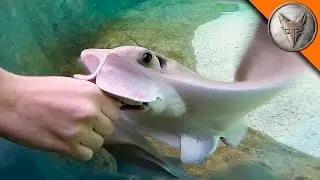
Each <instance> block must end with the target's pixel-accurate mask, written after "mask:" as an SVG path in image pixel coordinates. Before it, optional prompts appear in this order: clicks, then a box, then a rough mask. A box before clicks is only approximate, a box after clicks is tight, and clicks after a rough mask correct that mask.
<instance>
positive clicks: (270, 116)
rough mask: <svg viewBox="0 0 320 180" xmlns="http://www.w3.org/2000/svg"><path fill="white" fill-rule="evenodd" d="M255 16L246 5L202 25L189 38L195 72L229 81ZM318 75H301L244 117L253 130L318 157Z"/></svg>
mask: <svg viewBox="0 0 320 180" xmlns="http://www.w3.org/2000/svg"><path fill="white" fill-rule="evenodd" d="M259 18H260V17H259V15H258V14H256V12H255V11H254V10H252V9H250V8H249V7H245V6H244V7H243V8H242V10H241V11H238V12H231V13H227V14H225V15H223V16H221V17H220V18H218V19H215V20H213V21H211V22H208V23H206V24H203V25H201V26H199V27H198V29H197V30H196V31H195V37H194V39H193V40H192V45H193V47H194V51H195V55H196V60H197V61H198V63H197V65H196V69H197V71H198V72H199V73H200V74H201V75H203V76H205V77H207V78H210V79H213V80H219V81H232V80H233V74H234V71H235V69H236V67H237V65H238V62H239V60H240V58H239V57H241V56H242V55H243V52H244V50H245V49H246V47H247V46H248V44H249V42H250V41H251V39H252V34H253V33H252V32H253V31H254V30H255V29H256V28H257V25H258V21H259V20H260V19H259ZM319 80H320V77H319V75H318V74H317V73H316V72H315V71H314V70H313V69H311V68H310V71H309V72H308V73H306V75H305V76H304V77H301V78H300V79H298V80H297V81H296V82H295V83H294V84H293V85H291V86H290V87H289V88H288V89H286V90H284V91H283V92H281V93H280V94H278V95H277V96H276V97H275V98H274V99H273V100H271V101H270V102H268V103H267V104H266V105H264V106H262V107H260V108H259V109H257V110H256V111H254V112H252V113H251V114H249V115H248V116H247V117H246V120H247V121H248V122H249V124H250V126H251V127H252V128H253V129H256V130H258V131H261V132H263V133H265V134H267V135H269V136H271V137H272V138H274V139H276V140H277V141H279V142H281V143H283V144H286V145H288V146H290V147H293V148H295V149H297V150H299V151H302V152H304V153H307V154H309V155H312V156H316V157H320V131H319V127H320V94H319V93H318V92H319V89H320V83H319V82H320V81H319Z"/></svg>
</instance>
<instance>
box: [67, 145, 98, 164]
mask: <svg viewBox="0 0 320 180" xmlns="http://www.w3.org/2000/svg"><path fill="white" fill-rule="evenodd" d="M71 155H72V156H73V157H75V158H77V159H80V160H83V161H89V160H90V159H91V158H92V157H93V150H92V149H90V148H88V147H86V146H84V145H82V144H76V145H75V147H74V151H73V153H72V154H71Z"/></svg>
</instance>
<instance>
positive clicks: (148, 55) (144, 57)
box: [142, 53, 152, 64]
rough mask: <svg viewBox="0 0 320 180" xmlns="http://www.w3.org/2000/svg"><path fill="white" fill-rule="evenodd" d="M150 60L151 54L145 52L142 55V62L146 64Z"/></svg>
mask: <svg viewBox="0 0 320 180" xmlns="http://www.w3.org/2000/svg"><path fill="white" fill-rule="evenodd" d="M151 60H152V54H150V53H145V54H144V55H143V56H142V62H144V63H146V64H148V63H149V62H150V61H151Z"/></svg>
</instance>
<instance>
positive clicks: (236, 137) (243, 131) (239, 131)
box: [221, 122, 248, 147]
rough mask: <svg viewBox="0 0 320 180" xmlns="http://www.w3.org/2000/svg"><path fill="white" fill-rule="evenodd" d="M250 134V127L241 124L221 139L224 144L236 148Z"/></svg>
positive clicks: (236, 125) (234, 126)
mask: <svg viewBox="0 0 320 180" xmlns="http://www.w3.org/2000/svg"><path fill="white" fill-rule="evenodd" d="M247 132H248V126H247V125H246V124H245V123H243V122H241V123H238V124H235V125H233V126H232V127H231V128H230V129H229V130H228V131H227V132H226V133H225V134H226V135H225V136H224V137H221V140H222V142H223V143H224V144H226V145H228V146H231V147H235V146H237V145H239V144H240V143H241V141H242V140H243V139H244V138H245V137H246V135H247Z"/></svg>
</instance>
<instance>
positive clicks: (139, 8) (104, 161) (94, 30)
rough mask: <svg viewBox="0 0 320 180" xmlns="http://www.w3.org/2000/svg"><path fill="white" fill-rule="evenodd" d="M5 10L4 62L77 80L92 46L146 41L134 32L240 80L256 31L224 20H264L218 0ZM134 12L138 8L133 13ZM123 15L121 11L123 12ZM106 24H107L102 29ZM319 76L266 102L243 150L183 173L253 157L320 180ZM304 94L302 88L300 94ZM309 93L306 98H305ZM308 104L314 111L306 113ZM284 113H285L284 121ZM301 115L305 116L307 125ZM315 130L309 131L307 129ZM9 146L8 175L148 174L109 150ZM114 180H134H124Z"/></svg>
mask: <svg viewBox="0 0 320 180" xmlns="http://www.w3.org/2000/svg"><path fill="white" fill-rule="evenodd" d="M35 7H37V8H35ZM0 8H1V11H0V13H1V15H2V16H1V21H0V23H1V27H0V30H1V35H2V36H1V37H0V39H1V42H2V43H1V46H2V48H1V49H2V52H1V53H0V65H1V66H2V67H4V68H7V69H8V70H11V71H14V72H20V73H22V74H37V75H50V74H60V75H72V74H73V73H75V72H77V71H80V70H79V69H77V68H78V67H77V66H76V65H75V60H76V58H77V56H78V55H79V53H80V52H81V50H82V49H83V48H90V47H97V48H113V47H117V46H121V45H136V44H135V43H134V42H133V41H132V40H131V39H130V38H129V37H128V36H127V35H126V33H128V34H129V35H130V36H132V38H134V39H135V40H136V41H137V42H138V43H139V44H141V45H142V46H144V47H146V48H149V49H151V50H153V51H156V52H159V53H161V54H163V55H165V56H168V57H171V58H173V59H175V60H179V62H181V63H183V64H184V65H186V66H187V67H189V68H190V69H192V70H195V71H196V70H198V72H199V73H201V74H202V75H204V76H211V78H213V79H219V80H220V79H222V80H230V77H231V76H230V73H232V70H233V68H235V67H236V65H237V62H236V60H237V56H238V55H240V54H241V49H243V47H241V46H245V44H246V43H247V41H249V40H250V35H249V34H244V33H246V32H245V31H241V30H240V28H238V29H237V31H236V33H234V34H232V35H231V34H230V35H229V34H228V35H227V34H226V33H231V32H232V31H230V29H231V28H230V29H229V31H225V30H224V29H223V27H225V26H226V24H223V22H224V23H227V22H228V23H230V24H228V25H227V26H230V27H234V28H235V27H240V26H241V29H242V30H245V28H246V27H245V26H244V25H243V24H246V26H248V28H250V29H254V27H255V22H256V21H257V20H258V19H259V18H258V16H257V15H256V14H255V12H254V11H253V10H250V8H249V7H248V6H245V5H241V6H239V5H236V4H222V3H215V2H214V1H213V0H198V1H185V0H173V1H160V0H149V1H141V2H140V1H139V3H138V1H133V0H126V1H112V3H111V2H109V1H100V0H91V1H90V0H69V1H63V0H59V1H51V2H50V1H38V0H34V1H28V2H21V1H17V0H12V1H1V4H0ZM125 8H129V9H126V10H124V9H125ZM130 8H131V9H130ZM35 9H37V10H35ZM116 10H120V11H116ZM237 11H238V12H237ZM116 12H117V13H118V14H115V13H116ZM225 12H229V13H231V14H232V13H234V12H236V13H238V14H236V16H237V17H238V18H231V17H229V18H228V17H226V16H228V15H224V16H223V17H221V15H223V14H225ZM218 18H221V19H218ZM222 18H224V20H222ZM213 20H216V21H213ZM219 22H220V23H219ZM199 26H200V27H199ZM215 26H217V27H215ZM100 27H102V28H101V29H99V28H100ZM198 27H199V28H198ZM210 28H211V29H210ZM195 30H197V31H196V32H195ZM240 32H241V33H240ZM218 33H219V35H217V34H218ZM220 33H221V34H220ZM237 33H239V34H237ZM227 36H229V37H228V38H229V39H227V38H226V37H227ZM230 36H231V37H232V38H230ZM224 38H225V39H224ZM246 38H248V39H246ZM223 40H225V41H224V42H225V43H224V44H223V45H222V44H219V42H217V41H223ZM221 47H223V48H224V49H222V48H221ZM232 55H233V56H232ZM208 60H210V61H212V64H214V65H215V66H216V69H213V70H212V71H206V72H204V71H201V70H199V68H197V67H201V65H202V66H204V65H206V64H205V61H208ZM197 61H198V62H197ZM228 61H230V63H228ZM201 63H202V64H201ZM212 64H211V65H212ZM228 73H229V74H228ZM311 74H312V75H310V76H306V77H304V78H302V80H299V81H301V82H302V83H300V84H299V86H295V87H292V88H290V90H287V91H286V92H285V93H286V94H282V95H280V97H278V98H276V99H275V100H274V101H272V102H271V103H272V104H271V105H268V106H269V108H268V106H264V107H262V108H260V109H258V110H257V112H255V113H252V114H250V116H248V119H249V120H250V123H251V124H252V127H253V129H250V131H249V134H248V136H247V138H246V139H245V140H244V142H242V143H241V145H240V146H238V147H236V148H228V147H225V146H224V145H221V146H220V147H219V148H218V150H217V152H216V153H215V155H214V156H213V157H212V158H210V159H209V161H208V162H207V163H206V164H204V165H198V166H184V167H183V168H184V169H185V170H186V171H187V172H188V173H189V174H192V175H197V176H199V177H203V178H205V177H208V176H207V175H210V174H212V172H221V171H223V170H225V169H226V168H227V167H229V166H230V165H233V164H236V163H239V162H246V161H249V160H250V161H251V160H252V161H257V162H262V163H263V164H266V165H267V166H269V167H270V168H271V169H272V170H273V171H274V173H275V174H276V175H278V176H280V177H281V178H283V179H288V180H292V179H294V178H296V177H298V176H302V177H310V178H312V179H318V178H319V177H320V159H319V151H317V149H320V148H319V146H317V145H319V142H320V141H319V140H318V141H317V140H316V138H313V137H311V136H310V137H309V133H308V132H310V131H312V132H313V131H314V133H317V131H315V129H314V128H316V127H319V121H318V122H317V121H309V119H314V120H315V119H319V117H320V116H319V113H314V112H320V110H319V108H318V106H316V105H317V104H315V103H314V101H312V100H314V99H312V98H313V97H316V96H315V95H316V92H315V91H309V92H310V93H305V91H302V90H301V89H304V87H306V88H309V89H312V88H314V85H315V84H312V83H311V81H316V80H318V79H317V78H318V77H317V76H316V75H314V74H313V73H311ZM297 89H298V90H300V91H296V90H297ZM314 89H319V88H314ZM288 91H294V92H295V94H294V95H292V94H290V93H288ZM299 93H300V94H302V93H303V94H304V95H303V96H302V95H301V96H299ZM290 96H294V97H295V98H294V99H296V101H297V102H293V100H292V101H288V100H284V99H288V98H289V99H290ZM282 97H285V98H284V99H283V98H282ZM299 97H300V98H299ZM301 97H303V98H301ZM308 98H310V99H309V100H308ZM303 99H304V100H303ZM318 99H320V98H318ZM298 101H300V102H305V103H310V104H312V103H314V104H313V105H312V107H310V109H312V110H309V108H308V107H307V106H303V105H304V104H301V106H300V104H298V103H299V102H298ZM277 104H278V105H277ZM288 104H290V105H288ZM302 106H303V107H306V108H308V109H301V107H302ZM270 107H271V108H270ZM272 108H273V109H272ZM275 112H282V114H281V113H280V115H279V114H278V115H277V113H275ZM288 113H289V114H290V113H291V114H294V115H293V116H292V115H291V116H288V115H286V114H288ZM300 114H303V116H300ZM311 116H313V117H311ZM298 117H299V118H303V120H302V121H301V120H300V121H299V122H298V119H297V118H298ZM287 119H289V120H287ZM270 122H272V123H271V124H270ZM317 123H318V124H317ZM305 124H308V125H309V126H308V127H306V125H305ZM293 125H294V126H293ZM305 128H309V129H308V130H306V129H305ZM261 132H263V133H261ZM279 132H280V133H279ZM281 133H283V134H281ZM317 135H318V134H315V137H318V136H317ZM270 136H271V137H272V138H271V137H270ZM301 136H302V137H301ZM291 137H292V138H291ZM273 138H275V139H276V140H275V139H273ZM299 138H301V139H299ZM310 139H312V141H310ZM296 140H300V141H298V142H297V141H296ZM153 143H154V145H155V146H156V147H157V148H158V149H159V151H161V152H162V153H164V154H165V155H167V156H170V157H180V155H179V151H178V150H176V149H172V148H170V147H168V146H167V145H164V144H161V143H158V142H156V141H153ZM312 143H313V146H312ZM285 144H287V145H285ZM298 145H300V146H301V147H300V148H299V147H298ZM0 146H1V148H2V149H1V151H0V152H1V156H2V159H1V161H3V163H2V164H1V166H3V167H6V168H7V169H8V168H9V167H15V169H16V168H18V169H19V168H20V169H21V168H22V169H23V168H24V169H25V171H24V172H25V173H26V172H34V174H36V173H37V171H41V172H42V173H40V175H34V178H36V177H38V176H39V177H46V178H47V179H50V178H51V179H56V178H57V177H61V176H64V177H66V176H69V177H70V178H72V177H73V179H78V178H80V177H81V175H82V177H84V176H85V175H84V174H86V175H87V177H88V178H87V179H90V178H89V177H94V175H97V174H99V173H100V174H99V175H101V174H103V173H101V172H104V171H105V172H113V173H115V172H116V171H118V172H123V173H135V172H137V171H145V169H140V168H138V167H135V168H133V169H134V170H132V169H131V170H129V169H130V168H129V166H128V165H126V164H125V163H122V164H121V163H120V161H119V162H118V163H119V164H120V165H118V167H116V161H115V159H114V158H113V157H112V156H111V155H110V154H109V153H108V152H103V153H102V155H101V154H99V155H97V157H95V158H96V160H94V161H92V162H90V163H89V164H87V163H80V162H74V161H73V160H65V159H62V158H61V157H60V158H56V157H55V156H52V155H47V154H43V153H39V152H33V151H29V150H28V149H24V148H21V147H18V146H14V145H11V144H6V143H3V144H0ZM289 146H291V147H289ZM311 146H312V148H310V147H311ZM294 148H297V149H294ZM298 150H300V151H298ZM307 153H309V154H312V155H314V156H318V157H313V156H311V155H308V154H307ZM57 159H58V160H57ZM28 163H29V164H28ZM97 169H98V170H97ZM1 173H4V172H1ZM10 173H11V171H10V172H9V171H7V174H10ZM12 173H14V172H12ZM12 173H11V174H12ZM149 173H150V172H149ZM152 173H155V172H153V171H152ZM22 174H23V173H22ZM31 174H32V173H31ZM103 175H105V174H103ZM110 176H111V175H110ZM97 177H98V176H97ZM100 177H102V176H100ZM112 177H118V178H120V177H121V178H124V177H122V176H121V175H119V174H117V175H112Z"/></svg>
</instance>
